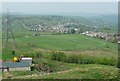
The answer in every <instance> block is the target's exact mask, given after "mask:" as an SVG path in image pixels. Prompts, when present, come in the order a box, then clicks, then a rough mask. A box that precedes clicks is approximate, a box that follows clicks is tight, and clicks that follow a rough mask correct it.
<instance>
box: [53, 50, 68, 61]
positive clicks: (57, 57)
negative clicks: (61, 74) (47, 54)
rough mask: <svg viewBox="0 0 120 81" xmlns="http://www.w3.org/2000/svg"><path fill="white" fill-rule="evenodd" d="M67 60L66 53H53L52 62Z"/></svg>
mask: <svg viewBox="0 0 120 81" xmlns="http://www.w3.org/2000/svg"><path fill="white" fill-rule="evenodd" d="M65 58H66V55H65V54H64V52H52V56H51V60H57V61H64V59H65Z"/></svg>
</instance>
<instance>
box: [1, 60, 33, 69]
mask: <svg viewBox="0 0 120 81" xmlns="http://www.w3.org/2000/svg"><path fill="white" fill-rule="evenodd" d="M30 65H31V62H26V61H21V62H2V66H3V67H9V68H16V67H30Z"/></svg>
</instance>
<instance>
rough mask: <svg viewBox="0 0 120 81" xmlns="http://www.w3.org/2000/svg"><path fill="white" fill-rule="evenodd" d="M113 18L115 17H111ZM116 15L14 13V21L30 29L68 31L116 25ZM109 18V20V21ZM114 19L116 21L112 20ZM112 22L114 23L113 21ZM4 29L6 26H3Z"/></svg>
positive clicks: (12, 17)
mask: <svg viewBox="0 0 120 81" xmlns="http://www.w3.org/2000/svg"><path fill="white" fill-rule="evenodd" d="M5 18H6V17H5V15H4V16H3V27H5ZM111 18H113V19H111ZM114 19H116V17H115V18H114V17H112V16H106V17H103V16H98V17H81V16H58V15H28V16H26V15H19V16H18V15H15V16H14V15H12V16H11V21H12V22H13V23H21V27H23V28H25V29H27V30H30V31H48V32H49V31H50V32H51V31H52V32H53V31H55V32H67V31H68V30H69V29H71V28H77V29H80V30H81V31H87V30H99V29H100V28H103V29H104V28H110V27H114V26H115V27H116V24H115V23H116V22H117V21H115V20H114ZM108 20H109V21H108ZM112 21H114V22H112ZM111 22H112V23H111ZM3 29H4V28H3Z"/></svg>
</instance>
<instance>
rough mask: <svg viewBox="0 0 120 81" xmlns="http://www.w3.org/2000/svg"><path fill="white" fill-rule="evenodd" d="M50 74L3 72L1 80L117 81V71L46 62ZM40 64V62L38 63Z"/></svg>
mask: <svg viewBox="0 0 120 81" xmlns="http://www.w3.org/2000/svg"><path fill="white" fill-rule="evenodd" d="M46 61H47V65H49V66H51V67H52V68H53V70H54V72H52V73H46V72H45V73H44V72H38V71H31V72H30V71H23V72H18V71H17V72H9V73H8V72H4V74H3V78H8V77H9V78H12V79H18V78H19V79H117V78H118V76H117V72H118V69H117V68H115V67H113V66H106V65H97V64H72V63H64V62H58V61H52V60H46ZM39 63H41V61H39Z"/></svg>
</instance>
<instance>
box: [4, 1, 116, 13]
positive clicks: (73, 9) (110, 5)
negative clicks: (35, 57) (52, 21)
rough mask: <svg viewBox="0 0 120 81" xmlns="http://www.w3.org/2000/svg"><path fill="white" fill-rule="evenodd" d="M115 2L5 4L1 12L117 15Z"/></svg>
mask: <svg viewBox="0 0 120 81" xmlns="http://www.w3.org/2000/svg"><path fill="white" fill-rule="evenodd" d="M117 4H118V3H117V2H71V3H70V2H5V3H3V4H2V11H3V12H6V10H7V8H9V10H10V12H17V13H25V14H58V13H59V14H63V13H65V14H67V13H94V14H117V10H118V5H117Z"/></svg>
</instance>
